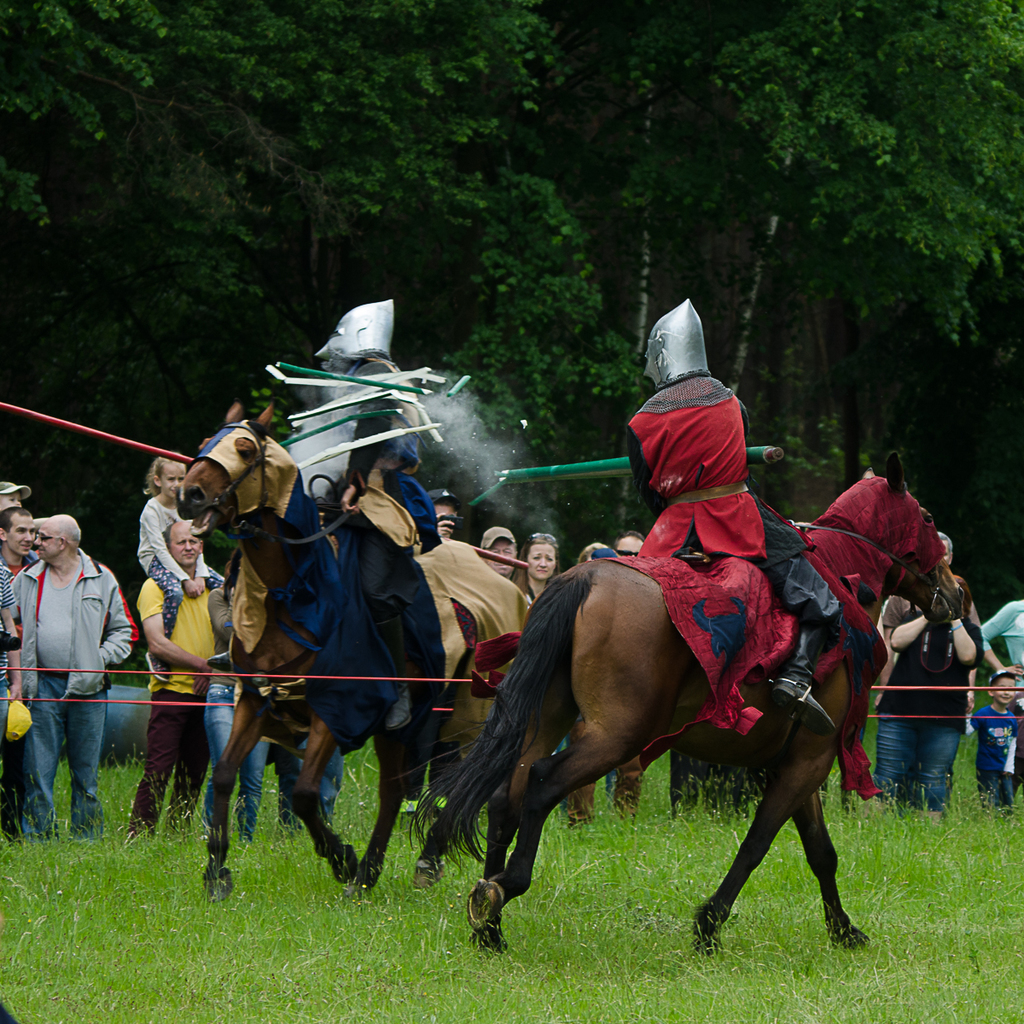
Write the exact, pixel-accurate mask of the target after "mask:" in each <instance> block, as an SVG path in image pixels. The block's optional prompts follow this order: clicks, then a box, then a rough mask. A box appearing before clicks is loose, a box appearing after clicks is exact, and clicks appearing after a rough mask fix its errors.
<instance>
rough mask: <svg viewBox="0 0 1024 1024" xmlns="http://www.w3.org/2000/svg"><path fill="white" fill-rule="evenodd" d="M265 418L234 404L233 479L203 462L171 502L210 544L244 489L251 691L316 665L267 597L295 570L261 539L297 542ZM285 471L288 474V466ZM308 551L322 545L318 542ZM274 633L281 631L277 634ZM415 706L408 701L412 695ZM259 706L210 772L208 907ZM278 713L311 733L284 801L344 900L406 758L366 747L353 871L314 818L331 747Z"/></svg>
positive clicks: (292, 710)
mask: <svg viewBox="0 0 1024 1024" xmlns="http://www.w3.org/2000/svg"><path fill="white" fill-rule="evenodd" d="M271 415H272V409H267V410H266V411H265V412H264V413H263V414H262V415H261V416H259V417H258V418H257V419H256V420H253V421H249V422H248V423H244V422H243V416H244V411H243V409H242V406H241V405H240V404H239V403H237V402H236V403H235V404H234V405H233V406H232V407H231V409H230V410H229V412H228V415H227V417H226V419H225V424H226V425H230V424H232V423H237V424H238V429H237V430H236V431H235V432H233V434H232V435H231V436H233V437H235V440H234V442H233V448H234V451H235V452H236V453H237V457H238V460H239V466H240V467H241V468H240V471H239V472H238V473H237V474H236V475H234V476H232V475H229V473H228V471H227V470H226V469H225V468H224V467H223V466H222V465H221V464H220V463H219V462H217V461H214V460H213V459H211V458H199V459H197V460H196V461H195V462H194V463H193V464H192V465H191V467H190V468H189V471H188V473H187V474H186V476H185V480H184V481H183V483H182V487H181V492H180V495H179V500H178V511H179V514H180V515H181V517H182V518H183V519H191V520H192V521H193V525H192V530H193V533H195V534H197V535H200V536H209V535H210V534H211V533H212V532H213V531H214V530H215V529H216V528H217V527H219V526H226V525H228V524H230V523H232V522H234V521H235V519H236V517H237V514H238V511H239V494H240V493H243V491H244V489H245V488H249V489H250V490H249V494H248V503H249V504H254V505H256V506H257V514H258V515H259V524H260V528H261V529H262V531H263V539H262V540H257V539H256V538H252V539H245V540H242V541H241V551H242V559H243V565H242V570H241V571H242V574H243V575H244V574H246V573H251V574H252V577H255V578H256V579H258V580H259V582H260V583H261V584H262V585H263V588H264V589H265V590H266V591H267V593H266V597H265V599H264V602H263V607H264V611H265V620H266V624H265V627H264V629H263V633H262V636H261V637H260V639H259V642H258V643H257V644H256V645H255V646H254V647H253V649H252V650H251V651H248V652H247V651H245V649H244V648H243V647H242V645H241V644H240V642H239V639H238V636H237V633H236V636H235V638H234V640H233V644H232V660H233V661H234V662H235V664H236V665H238V667H239V668H240V669H241V670H242V671H243V672H245V673H247V674H248V673H252V674H254V676H255V678H254V679H253V682H255V683H257V685H259V684H260V683H263V684H266V683H268V682H269V680H267V679H260V677H261V676H264V675H265V676H279V675H284V676H288V677H291V678H293V679H295V680H299V679H302V678H303V677H304V675H305V673H307V672H308V671H309V670H310V667H311V666H312V664H313V661H314V658H315V654H314V652H313V651H311V650H310V648H309V647H307V646H304V645H303V644H301V643H299V642H298V641H297V640H295V639H293V636H294V635H295V634H298V635H299V636H301V637H303V638H305V639H306V640H310V641H312V640H314V639H315V638H314V637H313V636H312V634H311V633H310V632H309V631H308V630H306V629H304V628H303V627H302V626H301V625H300V624H299V623H297V622H295V621H294V619H292V618H291V616H290V615H289V614H288V612H287V609H286V608H285V607H284V605H283V604H280V603H279V602H278V601H276V600H275V599H274V597H273V591H274V589H275V588H284V587H286V586H287V585H288V582H289V580H290V579H291V577H292V573H293V569H292V567H291V564H290V562H289V560H288V556H287V554H286V553H285V550H284V549H285V544H284V543H283V542H274V541H272V540H270V541H269V542H268V535H269V537H276V536H281V535H282V531H283V534H284V535H285V536H290V537H291V538H292V539H300V538H298V536H297V533H296V531H295V530H294V529H293V528H292V527H290V526H289V525H288V524H286V523H284V522H283V521H282V520H281V519H280V518H279V517H278V516H277V515H275V514H274V512H273V510H272V507H271V506H272V505H273V501H274V498H275V495H274V494H273V493H272V492H273V487H272V484H271V483H268V476H267V468H266V467H267V461H268V455H270V456H273V455H274V449H278V452H277V455H278V456H279V461H280V462H282V463H283V462H284V461H285V460H288V461H290V457H289V456H287V453H286V452H285V451H284V449H283V448H281V447H280V446H279V445H276V443H275V442H274V441H273V440H271V439H270V438H269V437H267V433H266V431H267V428H268V427H269V425H270V419H271ZM236 435H237V436H236ZM282 453H283V454H282ZM291 465H292V466H294V463H293V462H292V463H291ZM253 495H255V497H253ZM314 543H317V544H328V543H330V542H329V541H328V540H327V539H326V538H321V539H319V540H316V541H315V542H314ZM281 623H283V624H284V625H285V626H286V627H288V628H287V629H282V628H281V625H280V624H281ZM289 633H291V634H292V635H289ZM406 674H407V676H410V675H414V674H416V670H415V668H414V667H413V666H411V665H410V664H409V663H407V665H406ZM275 682H277V680H275ZM409 682H410V685H411V686H413V687H415V686H416V683H415V680H413V679H410V680H409ZM420 685H422V684H420ZM413 697H414V698H415V697H416V691H415V689H414V690H413ZM263 704H264V700H263V698H262V697H261V696H260V695H258V694H255V693H252V692H249V691H245V692H243V693H242V695H241V697H240V698H239V701H238V704H237V706H236V708H235V714H234V720H233V722H232V726H231V736H230V739H229V740H228V743H227V746H226V747H225V749H224V753H223V754H222V755H221V758H220V760H219V761H218V762H217V765H216V767H215V768H214V770H213V792H214V803H213V821H212V823H211V827H210V834H209V839H208V842H207V851H208V854H209V857H208V861H207V865H206V870H205V873H204V876H203V877H204V882H205V886H206V892H207V895H208V896H209V898H210V899H211V900H221V899H224V898H226V897H227V896H228V895H229V894H230V892H231V889H232V881H231V872H230V870H229V869H228V868H227V867H226V866H225V860H226V857H227V851H228V831H229V830H228V824H229V803H230V799H231V793H232V790H233V789H234V785H235V778H236V776H237V774H238V769H239V766H240V765H241V763H242V761H244V760H245V757H246V755H247V754H248V753H249V752H250V751H251V750H252V749H253V747H254V746H255V745H256V743H257V742H258V741H259V739H260V736H261V735H264V734H267V735H275V733H274V732H272V731H271V730H272V729H273V727H274V724H275V723H274V720H273V718H272V716H271V715H269V714H266V715H260V709H261V707H262V706H263ZM286 707H287V711H288V714H289V715H290V717H292V718H293V719H295V720H296V721H297V722H299V723H301V724H303V725H306V726H307V727H308V732H309V737H308V740H307V742H306V748H305V752H304V755H303V759H302V770H301V771H300V772H299V776H298V779H297V781H296V783H295V790H294V794H293V797H292V804H293V807H294V810H295V813H296V814H297V815H298V816H299V818H300V819H301V820H302V821H303V822H304V823H305V825H306V828H308V829H309V834H310V836H311V837H312V839H313V846H314V848H315V849H316V852H317V853H318V854H319V855H320V856H321V857H324V858H325V859H326V860H327V862H328V863H329V864H330V867H331V870H332V871H333V873H334V876H335V877H336V878H337V879H338V881H339V882H343V883H344V882H351V883H352V884H351V885H350V887H349V891H350V892H354V891H356V889H357V888H369V887H372V886H373V885H374V884H375V883H376V881H377V878H378V876H379V875H380V872H381V868H382V866H383V863H384V854H385V851H386V849H387V844H388V840H389V838H390V836H391V833H392V831H393V829H394V825H395V821H396V819H397V817H398V813H399V810H400V808H401V802H402V797H403V795H404V791H405V781H404V774H405V770H406V764H405V761H406V748H405V747H404V746H403V745H402V744H401V743H399V742H398V741H397V740H395V739H393V738H391V737H389V736H388V735H387V734H386V733H378V734H376V735H375V736H374V737H373V741H374V750H375V751H376V754H377V759H378V761H379V762H380V781H379V787H378V796H379V810H378V815H377V821H376V824H375V826H374V829H373V834H372V835H371V837H370V842H369V845H368V847H367V851H366V854H365V856H364V857H363V859H362V860H361V861H360V860H359V859H358V858H357V856H356V853H355V850H354V849H353V847H352V846H351V845H350V844H348V843H342V842H341V840H340V839H339V838H338V836H337V835H335V833H334V832H333V831H332V830H331V829H330V828H329V827H328V825H327V823H326V822H325V821H324V820H323V818H322V817H321V816H320V813H319V806H320V780H321V779H322V777H323V774H324V770H325V768H326V766H327V762H328V761H329V760H330V758H331V755H332V754H333V753H334V751H335V749H336V747H337V744H336V743H335V741H334V738H333V737H332V735H331V733H330V731H329V729H328V728H327V726H326V724H325V723H324V722H323V720H322V719H321V718H320V717H319V716H318V715H317V714H316V713H315V712H314V711H313V710H312V709H311V708H310V707H309V706H308V705H307V704H306V703H305V702H304V701H301V700H290V701H288V702H287V705H286ZM276 738H278V739H281V738H285V739H287V738H288V735H287V733H286V731H285V730H284V729H283V727H279V728H278V729H277V732H276Z"/></svg>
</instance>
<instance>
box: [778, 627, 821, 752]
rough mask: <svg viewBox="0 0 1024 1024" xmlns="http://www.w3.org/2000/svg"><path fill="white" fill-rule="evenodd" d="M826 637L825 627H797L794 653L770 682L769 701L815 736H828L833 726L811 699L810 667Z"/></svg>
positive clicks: (814, 661)
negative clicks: (770, 695)
mask: <svg viewBox="0 0 1024 1024" xmlns="http://www.w3.org/2000/svg"><path fill="white" fill-rule="evenodd" d="M827 638H828V628H827V627H825V626H801V627H800V635H799V636H798V637H797V640H796V650H794V651H793V653H792V654H791V655H790V657H789V660H788V661H786V663H785V664H784V665H783V666H782V667H781V668H780V669H779V671H778V672H777V673H776V674H775V678H774V679H773V680H772V700H773V701H774V702H775V704H776V705H778V706H779V707H780V708H782V709H783V710H784V711H788V712H790V717H791V718H794V719H796V720H797V721H798V722H799V723H800V724H801V725H805V726H806V727H807V728H808V729H810V730H811V732H813V733H815V734H816V735H818V736H831V735H832V733H834V732H835V731H836V727H835V723H833V721H832V719H831V718H829V716H828V713H827V712H826V711H825V709H824V708H823V707H822V706H821V705H820V704H819V703H818V702H817V701H816V700H815V699H814V698H813V697H812V696H811V686H812V684H813V683H814V666H815V665H816V664H817V662H818V655H820V654H821V649H822V648H823V647H824V646H825V640H826V639H827Z"/></svg>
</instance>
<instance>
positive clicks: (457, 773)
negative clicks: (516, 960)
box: [414, 572, 591, 859]
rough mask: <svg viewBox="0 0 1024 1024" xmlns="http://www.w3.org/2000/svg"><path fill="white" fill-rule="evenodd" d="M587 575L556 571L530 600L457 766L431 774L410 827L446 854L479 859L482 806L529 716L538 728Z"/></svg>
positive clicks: (507, 768) (586, 591)
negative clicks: (515, 646) (507, 662)
mask: <svg viewBox="0 0 1024 1024" xmlns="http://www.w3.org/2000/svg"><path fill="white" fill-rule="evenodd" d="M590 588H591V574H590V573H586V572H583V573H575V572H570V573H567V574H565V575H563V576H556V577H555V578H554V579H553V580H552V581H551V582H550V583H549V584H548V585H547V586H546V587H545V588H544V593H543V594H541V596H540V597H539V598H537V600H536V601H535V602H534V604H533V607H532V608H531V609H530V615H529V618H528V619H527V620H526V626H525V628H524V629H523V635H522V637H521V638H520V640H519V650H518V652H517V654H516V659H515V662H514V663H513V665H512V670H511V671H510V672H509V674H508V675H507V676H506V677H505V679H503V680H502V682H501V685H500V686H499V687H498V690H497V693H496V694H495V698H494V705H493V706H492V707H491V710H490V713H489V714H488V715H487V721H486V722H484V726H483V730H482V731H481V733H480V735H479V737H478V738H477V740H476V742H475V743H474V744H473V746H472V748H471V750H470V751H469V753H468V754H467V755H466V757H465V758H464V759H463V760H462V761H461V762H460V763H459V764H457V765H452V766H451V767H450V768H448V769H446V770H445V771H443V772H440V773H439V774H438V778H437V779H436V780H435V779H434V778H433V777H431V780H430V787H429V790H428V792H427V793H426V794H425V795H424V796H423V797H421V798H420V800H419V804H418V806H417V809H416V818H415V822H414V827H415V829H416V831H417V833H418V835H419V836H420V838H421V839H425V838H426V836H427V834H428V833H429V834H432V835H433V838H434V841H435V842H436V843H437V844H438V846H439V848H440V850H441V852H443V853H459V852H463V853H469V854H471V855H472V856H474V857H476V858H477V859H482V857H483V852H482V850H481V845H480V836H481V832H480V829H479V826H478V825H477V819H478V817H479V815H480V810H481V808H482V807H483V806H484V804H486V803H487V801H488V800H489V799H490V798H491V796H492V794H493V793H494V792H495V790H497V789H498V787H499V786H500V785H501V784H502V783H503V782H504V781H505V780H506V779H507V778H508V777H509V775H511V773H512V771H513V769H514V768H515V766H516V763H517V761H518V760H519V757H520V755H521V754H522V751H523V747H524V745H525V741H526V732H527V729H529V727H530V723H531V721H532V722H533V723H534V728H535V729H536V728H537V727H538V726H539V723H540V713H541V708H542V707H543V705H544V697H545V696H546V694H547V692H548V686H549V685H550V683H551V677H552V675H553V674H554V672H555V669H556V668H558V667H559V665H561V664H562V663H563V662H567V661H568V658H569V655H570V653H571V650H572V637H573V630H574V628H575V624H576V612H577V611H578V610H579V608H580V606H581V605H582V604H583V603H584V602H585V601H586V600H587V598H588V597H589V595H590Z"/></svg>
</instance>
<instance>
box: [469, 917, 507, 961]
mask: <svg viewBox="0 0 1024 1024" xmlns="http://www.w3.org/2000/svg"><path fill="white" fill-rule="evenodd" d="M473 941H474V942H475V943H476V945H477V948H478V949H481V950H483V951H484V952H486V953H504V952H505V950H506V949H508V943H507V942H506V941H505V936H504V935H502V933H501V925H500V924H498V923H497V922H496V921H491V922H489V923H488V924H487V925H485V926H484V927H483V928H482V929H481V930H480V931H477V932H473Z"/></svg>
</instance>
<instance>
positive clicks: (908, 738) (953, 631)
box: [875, 576, 983, 819]
mask: <svg viewBox="0 0 1024 1024" xmlns="http://www.w3.org/2000/svg"><path fill="white" fill-rule="evenodd" d="M956 579H957V581H958V582H959V584H960V586H961V587H962V588H963V591H964V608H963V618H962V619H954V620H953V621H952V622H947V623H942V624H931V623H929V622H928V621H927V620H926V619H925V618H924V616H923V615H921V613H920V612H919V611H917V609H915V608H912V609H911V611H910V613H909V614H908V616H907V617H906V618H905V619H904V620H903V622H902V623H901V624H900V625H899V626H898V627H897V628H896V629H895V630H893V634H892V648H893V650H894V651H895V652H896V653H897V655H898V657H897V660H896V667H895V668H894V669H893V672H892V675H891V676H890V677H889V684H888V685H889V686H926V687H932V689H928V690H903V691H897V692H893V691H892V690H886V691H885V692H884V696H883V697H882V700H881V702H880V703H879V705H878V712H879V718H878V743H877V748H876V754H875V785H876V786H878V788H879V789H880V790H882V792H883V794H884V795H885V796H886V797H887V798H888V799H892V800H895V801H897V803H899V804H901V805H904V804H906V805H910V806H912V807H920V806H921V803H922V797H923V802H924V807H925V810H926V811H927V813H928V816H929V817H931V818H933V819H938V818H939V817H941V815H942V812H943V810H945V807H946V802H947V800H948V797H949V774H950V771H951V770H952V768H953V760H954V758H955V757H956V751H957V747H958V746H959V744H960V737H961V736H962V735H963V733H964V731H965V726H966V721H965V716H966V714H967V691H966V690H965V689H963V687H966V686H968V685H969V684H970V673H971V669H973V668H974V667H975V666H976V665H978V663H979V662H980V661H981V659H982V655H983V650H982V640H981V630H980V629H979V628H978V627H977V626H976V625H975V624H974V623H973V622H971V621H970V619H969V618H968V615H969V614H970V608H971V592H970V590H969V589H968V587H967V584H966V583H965V582H964V581H963V580H962V579H961V578H960V577H959V576H958V577H956Z"/></svg>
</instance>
